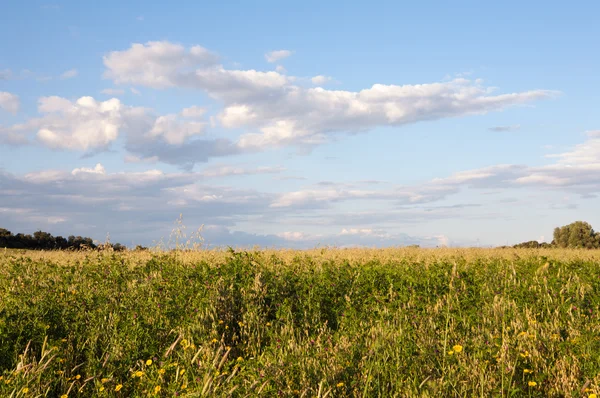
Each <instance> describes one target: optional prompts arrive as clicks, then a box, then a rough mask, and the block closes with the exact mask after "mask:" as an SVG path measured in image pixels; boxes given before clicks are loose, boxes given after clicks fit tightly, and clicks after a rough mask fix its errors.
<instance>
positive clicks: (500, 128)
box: [488, 124, 521, 133]
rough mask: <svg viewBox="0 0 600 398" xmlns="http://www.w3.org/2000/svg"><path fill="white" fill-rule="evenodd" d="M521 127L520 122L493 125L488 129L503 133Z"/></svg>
mask: <svg viewBox="0 0 600 398" xmlns="http://www.w3.org/2000/svg"><path fill="white" fill-rule="evenodd" d="M520 128H521V125H520V124H513V125H512V126H495V127H490V128H489V129H488V130H490V131H493V132H495V133H503V132H507V131H517V130H519V129H520Z"/></svg>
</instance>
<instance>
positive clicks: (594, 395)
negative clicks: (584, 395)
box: [588, 394, 597, 398]
mask: <svg viewBox="0 0 600 398" xmlns="http://www.w3.org/2000/svg"><path fill="white" fill-rule="evenodd" d="M596 397H597V395H596V394H590V395H588V398H596Z"/></svg>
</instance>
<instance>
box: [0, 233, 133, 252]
mask: <svg viewBox="0 0 600 398" xmlns="http://www.w3.org/2000/svg"><path fill="white" fill-rule="evenodd" d="M109 247H110V248H112V249H113V250H116V251H121V250H125V249H126V247H125V246H123V245H121V244H120V243H114V244H113V243H102V244H98V245H96V244H95V243H94V241H93V240H92V238H87V237H81V236H74V235H71V236H69V237H68V238H63V237H62V236H53V235H52V234H50V233H48V232H44V231H36V232H34V233H33V235H28V234H27V235H26V234H22V233H18V234H16V235H13V233H12V232H10V231H9V230H7V229H4V228H0V248H8V249H28V250H82V249H103V248H109Z"/></svg>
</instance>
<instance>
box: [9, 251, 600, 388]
mask: <svg viewBox="0 0 600 398" xmlns="http://www.w3.org/2000/svg"><path fill="white" fill-rule="evenodd" d="M599 265H600V253H598V252H594V251H576V250H556V249H555V250H552V249H546V250H526V249H518V250H517V249H506V250H490V249H469V250H458V249H435V250H424V249H382V250H371V249H346V250H344V249H315V250H311V251H284V250H281V251H270V250H267V251H250V252H246V251H240V252H234V251H219V250H209V251H196V252H192V251H189V252H188V251H177V252H170V253H167V252H162V253H161V252H126V253H114V252H100V253H98V252H89V253H66V252H22V251H8V250H6V251H0V377H1V379H0V396H2V397H43V396H47V397H61V396H65V395H66V396H67V397H91V396H94V397H138V396H144V397H145V396H161V397H172V396H189V397H204V396H206V397H220V396H233V397H257V396H264V397H278V396H283V397H346V396H347V397H413V396H418V397H440V396H444V397H446V396H460V397H463V396H464V397H490V396H498V397H511V396H514V397H521V396H523V397H588V396H591V394H593V393H598V392H600V322H599V319H598V314H599V313H600V312H599V311H600V295H599V291H600V290H599V288H600V273H599V272H598V269H599Z"/></svg>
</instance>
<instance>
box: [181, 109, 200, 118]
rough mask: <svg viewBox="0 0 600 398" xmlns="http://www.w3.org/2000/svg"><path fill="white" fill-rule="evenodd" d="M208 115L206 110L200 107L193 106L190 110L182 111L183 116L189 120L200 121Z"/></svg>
mask: <svg viewBox="0 0 600 398" xmlns="http://www.w3.org/2000/svg"><path fill="white" fill-rule="evenodd" d="M205 113H206V108H202V107H200V106H191V107H189V108H184V109H182V110H181V112H180V114H181V116H183V117H185V118H188V119H199V118H201V117H202V116H204V114H205Z"/></svg>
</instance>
